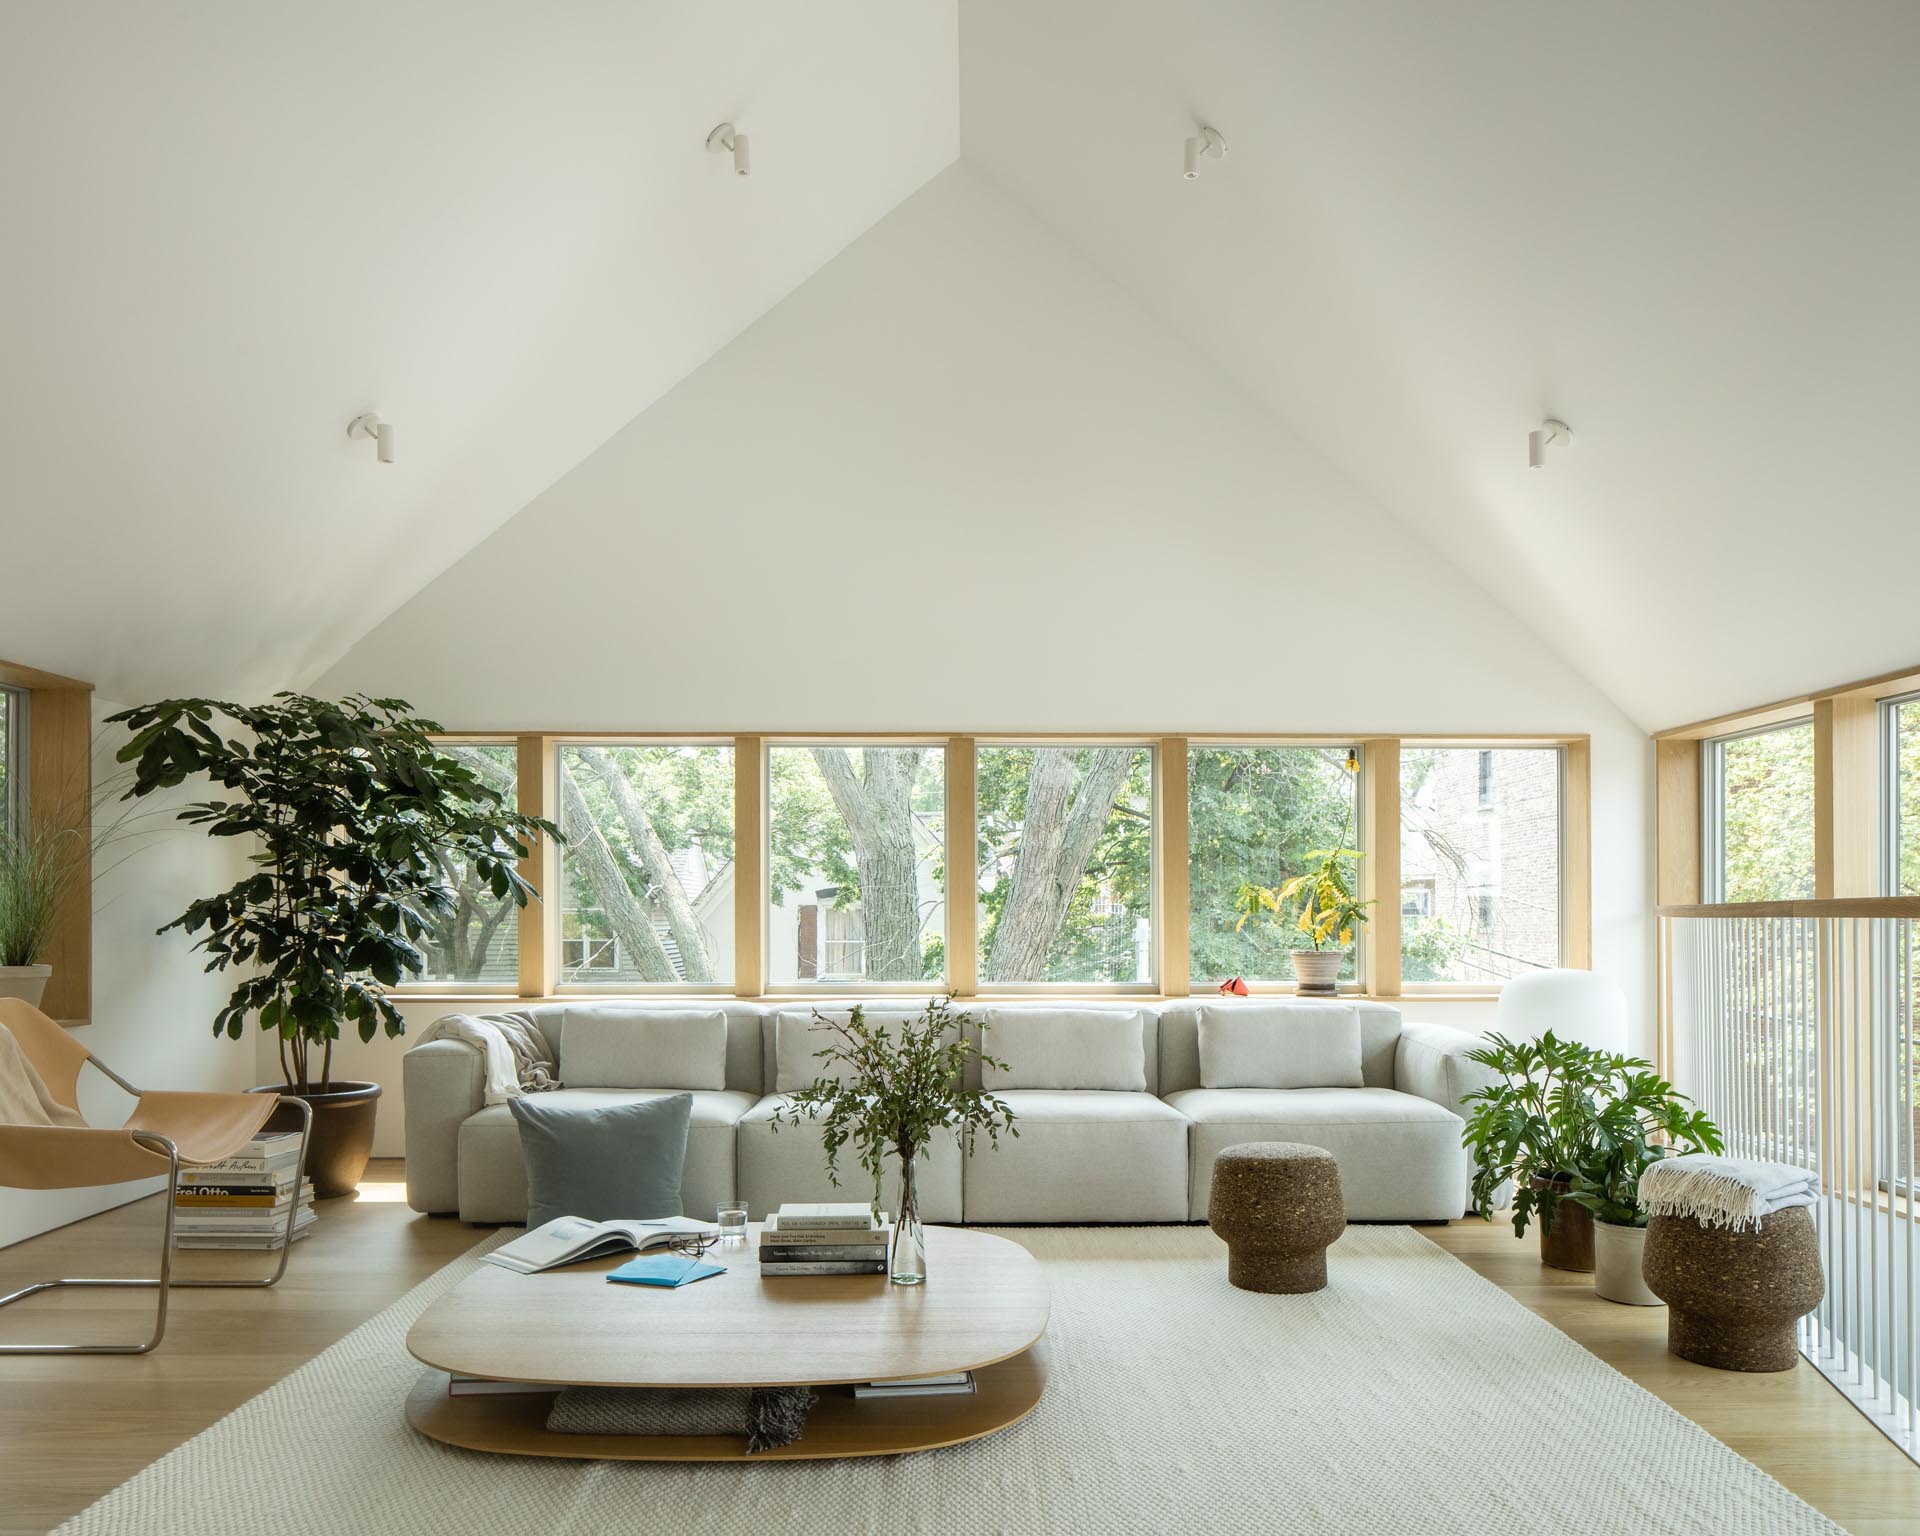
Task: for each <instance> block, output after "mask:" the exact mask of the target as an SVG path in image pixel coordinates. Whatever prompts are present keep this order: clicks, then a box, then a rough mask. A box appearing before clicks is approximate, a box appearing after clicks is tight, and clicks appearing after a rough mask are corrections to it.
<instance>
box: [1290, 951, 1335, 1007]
mask: <svg viewBox="0 0 1920 1536" xmlns="http://www.w3.org/2000/svg"><path fill="white" fill-rule="evenodd" d="M1292 955H1293V975H1294V979H1295V980H1296V981H1298V982H1299V984H1300V991H1301V993H1302V994H1303V995H1306V996H1311V997H1332V996H1333V995H1334V993H1335V991H1337V990H1338V988H1337V985H1336V984H1337V983H1338V981H1339V979H1340V967H1341V965H1342V964H1343V963H1344V962H1345V960H1346V958H1347V957H1346V955H1345V954H1344V953H1343V952H1342V951H1340V950H1337V949H1296V950H1293V951H1292Z"/></svg>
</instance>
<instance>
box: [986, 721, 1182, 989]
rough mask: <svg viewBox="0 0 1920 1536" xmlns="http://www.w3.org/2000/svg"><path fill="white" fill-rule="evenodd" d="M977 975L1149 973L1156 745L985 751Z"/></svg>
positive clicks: (1012, 979) (1066, 978)
mask: <svg viewBox="0 0 1920 1536" xmlns="http://www.w3.org/2000/svg"><path fill="white" fill-rule="evenodd" d="M975 773H976V780H975V782H976V788H977V793H978V797H979V798H978V806H977V830H978V835H979V849H978V856H977V867H978V873H979V903H980V980H981V981H982V982H984V983H989V984H994V983H997V984H1002V985H1008V984H1013V985H1018V984H1023V983H1033V982H1107V983H1126V984H1138V983H1150V982H1151V981H1152V980H1153V912H1152V905H1153V749H1152V748H1151V747H1145V746H1109V747H1020V746H998V747H993V746H985V747H981V748H979V749H978V756H977V758H976V762H975Z"/></svg>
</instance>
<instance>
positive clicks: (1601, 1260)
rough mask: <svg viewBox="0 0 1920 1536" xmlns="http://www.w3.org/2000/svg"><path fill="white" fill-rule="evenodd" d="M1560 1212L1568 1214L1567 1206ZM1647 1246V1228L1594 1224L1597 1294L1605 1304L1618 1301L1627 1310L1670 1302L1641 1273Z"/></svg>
mask: <svg viewBox="0 0 1920 1536" xmlns="http://www.w3.org/2000/svg"><path fill="white" fill-rule="evenodd" d="M1560 1209H1561V1210H1563V1211H1564V1210H1565V1209H1566V1207H1565V1206H1564V1205H1563V1206H1561V1207H1560ZM1589 1214H1591V1213H1589ZM1646 1247H1647V1229H1646V1228H1645V1227H1622V1226H1616V1225H1615V1224H1614V1223H1613V1222H1610V1221H1596V1222H1595V1223H1594V1224H1593V1294H1594V1295H1596V1296H1598V1297H1599V1298H1600V1299H1601V1300H1602V1301H1617V1302H1619V1303H1620V1304H1621V1305H1622V1306H1626V1307H1663V1306H1665V1305H1666V1303H1665V1302H1663V1301H1662V1300H1661V1299H1660V1298H1659V1297H1658V1296H1656V1295H1654V1294H1653V1292H1652V1291H1651V1290H1649V1289H1648V1288H1647V1282H1646V1279H1645V1277H1644V1276H1643V1275H1642V1274H1641V1272H1640V1260H1641V1255H1642V1254H1644V1253H1645V1252H1646Z"/></svg>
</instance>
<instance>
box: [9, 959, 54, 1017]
mask: <svg viewBox="0 0 1920 1536" xmlns="http://www.w3.org/2000/svg"><path fill="white" fill-rule="evenodd" d="M52 975H53V967H52V966H50V965H0V997H18V998H23V999H25V1000H26V1001H27V1002H29V1003H31V1004H33V1006H34V1007H36V1008H38V1007H39V1006H40V999H41V998H42V997H44V996H45V995H46V991H47V982H48V980H49V979H50V978H51V977H52Z"/></svg>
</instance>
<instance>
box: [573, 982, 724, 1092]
mask: <svg viewBox="0 0 1920 1536" xmlns="http://www.w3.org/2000/svg"><path fill="white" fill-rule="evenodd" d="M560 1079H561V1081H562V1082H564V1083H565V1084H566V1085H567V1086H568V1087H569V1088H642V1087H645V1088H699V1089H703V1090H706V1091H709V1092H717V1091H719V1090H720V1089H722V1088H725V1087H726V1086H727V1016H726V1015H725V1014H724V1013H722V1012H721V1011H720V1010H719V1009H718V1008H673V1009H669V1008H636V1007H622V1006H618V1005H613V1004H608V1003H592V1004H587V1005H585V1006H582V1007H578V1008H574V1007H569V1008H568V1009H567V1015H566V1020H565V1022H564V1023H563V1024H562V1025H561V1027H560Z"/></svg>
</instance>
